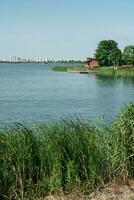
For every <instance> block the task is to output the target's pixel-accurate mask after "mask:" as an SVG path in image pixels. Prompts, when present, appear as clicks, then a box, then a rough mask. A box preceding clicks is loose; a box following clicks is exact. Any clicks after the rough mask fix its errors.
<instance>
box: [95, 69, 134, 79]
mask: <svg viewBox="0 0 134 200" xmlns="http://www.w3.org/2000/svg"><path fill="white" fill-rule="evenodd" d="M96 74H98V75H111V76H115V75H116V76H132V77H134V68H127V67H126V68H125V67H122V68H121V67H101V68H98V69H97V70H96Z"/></svg>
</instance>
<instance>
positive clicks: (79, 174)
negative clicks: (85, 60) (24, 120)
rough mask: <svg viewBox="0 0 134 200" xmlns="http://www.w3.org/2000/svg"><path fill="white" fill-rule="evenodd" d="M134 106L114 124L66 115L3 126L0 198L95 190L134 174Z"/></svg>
mask: <svg viewBox="0 0 134 200" xmlns="http://www.w3.org/2000/svg"><path fill="white" fill-rule="evenodd" d="M133 166H134V104H130V105H128V106H126V107H125V108H124V109H123V110H122V111H121V113H120V114H119V116H117V117H116V119H115V120H114V122H113V123H112V124H111V125H109V126H106V125H104V124H103V123H101V124H99V125H97V124H96V125H93V124H92V123H90V122H88V121H85V120H83V119H72V118H70V119H62V120H61V121H60V122H57V123H54V124H49V123H46V124H41V125H38V126H37V127H33V128H30V127H28V126H25V125H23V124H14V125H12V126H8V127H4V128H1V130H0V199H21V200H22V199H34V198H35V197H44V196H45V195H47V194H48V193H54V192H57V191H59V190H63V191H68V192H69V191H71V190H72V189H74V188H77V189H79V190H80V191H82V192H84V193H90V192H91V191H93V190H94V189H95V188H97V187H99V186H104V185H105V184H107V183H110V182H112V181H116V182H118V181H120V180H121V181H126V180H127V179H128V178H133V176H134V167H133Z"/></svg>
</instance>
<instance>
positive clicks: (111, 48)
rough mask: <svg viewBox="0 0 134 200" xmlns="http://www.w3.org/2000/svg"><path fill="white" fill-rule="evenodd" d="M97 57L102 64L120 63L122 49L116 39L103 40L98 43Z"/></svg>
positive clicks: (112, 64)
mask: <svg viewBox="0 0 134 200" xmlns="http://www.w3.org/2000/svg"><path fill="white" fill-rule="evenodd" d="M95 57H96V59H97V60H98V62H99V65H100V66H115V65H120V64H121V60H122V53H121V50H120V49H119V48H118V44H117V42H115V41H114V40H103V41H101V42H100V43H99V44H98V47H97V49H96V52H95Z"/></svg>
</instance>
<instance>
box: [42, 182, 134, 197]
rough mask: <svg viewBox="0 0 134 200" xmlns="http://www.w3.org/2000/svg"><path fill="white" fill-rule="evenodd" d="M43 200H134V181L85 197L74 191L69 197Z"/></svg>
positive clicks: (97, 191)
mask: <svg viewBox="0 0 134 200" xmlns="http://www.w3.org/2000/svg"><path fill="white" fill-rule="evenodd" d="M44 200H134V181H133V182H131V184H129V185H120V186H119V185H118V186H114V187H113V186H111V187H108V188H105V189H99V190H96V191H95V192H93V193H92V194H90V195H87V196H85V195H82V194H80V193H79V192H76V191H74V192H72V193H71V194H69V195H63V194H61V195H54V196H53V195H49V196H48V197H46V198H45V199H44Z"/></svg>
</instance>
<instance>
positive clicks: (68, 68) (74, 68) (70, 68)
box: [52, 66, 86, 72]
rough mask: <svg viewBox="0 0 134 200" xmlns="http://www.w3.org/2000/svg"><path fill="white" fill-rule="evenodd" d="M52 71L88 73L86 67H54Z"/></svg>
mask: <svg viewBox="0 0 134 200" xmlns="http://www.w3.org/2000/svg"><path fill="white" fill-rule="evenodd" d="M52 70H54V71H59V72H70V71H71V72H73V71H75V72H76V71H78V72H79V71H86V69H85V68H84V66H75V67H74V66H69V67H64V66H56V67H53V68H52Z"/></svg>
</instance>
